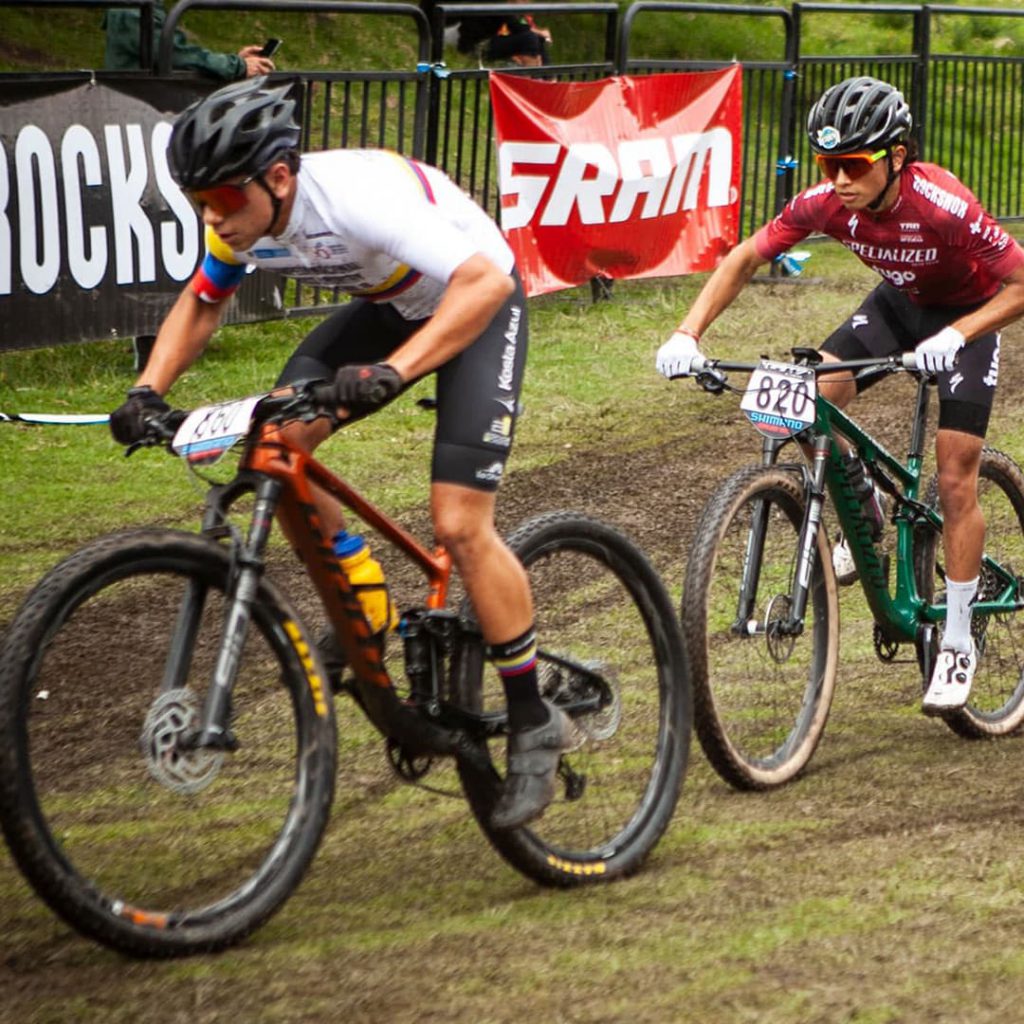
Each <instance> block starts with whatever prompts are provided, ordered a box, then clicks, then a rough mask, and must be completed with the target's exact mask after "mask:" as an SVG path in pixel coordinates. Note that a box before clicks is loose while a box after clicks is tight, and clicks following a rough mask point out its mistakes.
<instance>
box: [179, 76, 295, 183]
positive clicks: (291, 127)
mask: <svg viewBox="0 0 1024 1024" xmlns="http://www.w3.org/2000/svg"><path fill="white" fill-rule="evenodd" d="M289 90H290V86H288V85H281V86H268V85H267V79H266V77H264V76H260V77H257V78H248V79H244V80H243V81H241V82H232V84H231V85H226V86H224V88H223V89H218V90H217V91H216V92H213V93H210V95H209V96H206V97H205V98H203V99H201V100H199V101H198V102H196V103H193V104H192V106H190V107H189V108H188V109H186V110H184V111H182V113H181V114H179V115H178V117H177V119H176V120H175V122H174V128H173V129H172V131H171V140H170V143H169V146H168V158H169V161H170V169H171V174H172V176H173V177H174V180H175V181H176V182H177V183H178V184H179V185H180V186H181V187H182V188H184V189H201V188H208V187H209V186H211V185H216V184H218V183H220V182H222V181H225V180H226V179H228V178H231V177H234V176H236V175H239V174H258V173H260V172H261V171H263V170H265V169H266V168H267V167H269V166H270V165H271V164H272V163H273V162H274V161H275V160H277V159H280V158H282V157H283V156H284V155H285V154H286V153H289V152H294V151H295V150H296V149H297V147H298V145H299V136H300V129H299V125H298V123H297V122H296V120H295V100H294V99H292V97H291V96H289Z"/></svg>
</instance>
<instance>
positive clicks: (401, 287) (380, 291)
mask: <svg viewBox="0 0 1024 1024" xmlns="http://www.w3.org/2000/svg"><path fill="white" fill-rule="evenodd" d="M389 156H393V157H394V158H395V159H396V160H398V161H399V162H400V163H401V164H402V166H403V167H405V169H406V170H407V171H409V173H410V174H412V176H413V177H414V178H415V179H416V180H417V181H418V182H419V185H420V188H422V189H423V194H424V195H425V196H426V197H427V199H428V200H429V201H430V202H431V203H436V202H437V199H436V198H435V197H434V190H433V189H432V188H431V187H430V182H429V181H427V176H426V174H425V173H424V172H423V168H422V167H420V165H419V164H418V163H416V161H415V160H410V159H409V158H408V157H404V156H401V155H400V154H398V153H391V152H390V151H389ZM422 276H423V275H422V274H421V273H420V272H419V271H418V270H413V269H412V267H410V266H408V265H406V264H404V263H403V264H401V265H400V266H399V267H397V268H396V269H395V272H394V273H393V274H391V275H390V276H389V277H388V279H387V280H386V281H382V282H381V283H380V284H379V285H377V286H376V287H375V288H368V289H367V290H366V291H363V292H354V293H353V294H354V295H358V296H359V297H360V298H364V299H370V300H371V301H373V302H387V301H388V300H389V299H393V298H395V296H397V295H401V294H402V292H404V291H406V290H407V289H409V288H411V287H412V286H413V285H414V284H415V283H416V282H417V281H418V280H419V279H420V278H421V277H422Z"/></svg>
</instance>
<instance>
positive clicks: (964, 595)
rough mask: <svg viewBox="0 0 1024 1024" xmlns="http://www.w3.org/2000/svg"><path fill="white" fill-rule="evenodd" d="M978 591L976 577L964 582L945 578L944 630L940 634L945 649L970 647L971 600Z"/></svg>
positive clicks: (965, 651) (967, 649) (952, 649)
mask: <svg viewBox="0 0 1024 1024" xmlns="http://www.w3.org/2000/svg"><path fill="white" fill-rule="evenodd" d="M977 592H978V577H977V576H975V577H974V579H973V580H968V581H967V582H966V583H957V582H956V580H951V579H949V578H947V579H946V631H945V633H943V635H942V646H943V648H944V649H945V650H950V651H963V652H964V653H965V654H966V653H967V652H968V651H969V650H970V649H971V602H972V601H974V595H975V594H976V593H977Z"/></svg>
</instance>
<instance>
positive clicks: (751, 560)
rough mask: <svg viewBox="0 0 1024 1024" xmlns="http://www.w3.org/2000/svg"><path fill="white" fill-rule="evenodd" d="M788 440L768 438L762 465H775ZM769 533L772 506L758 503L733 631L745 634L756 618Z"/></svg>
mask: <svg viewBox="0 0 1024 1024" xmlns="http://www.w3.org/2000/svg"><path fill="white" fill-rule="evenodd" d="M785 443H786V442H785V440H780V439H778V438H771V437H766V438H764V440H763V443H762V445H761V464H762V465H763V466H774V465H775V463H776V462H777V461H778V458H779V452H780V450H781V449H782V446H783V445H784V444H785ZM767 530H768V503H767V502H765V501H760V500H759V501H756V502H755V503H754V505H753V508H752V511H751V516H750V533H748V534H747V549H746V551H745V552H744V555H743V573H742V575H741V577H740V579H741V583H740V593H739V598H738V600H737V603H736V620H735V622H734V624H733V630H734V631H739V632H743V633H745V632H746V631H747V623H749V622H750V621H751V620H752V619H753V618H754V602H755V600H756V599H757V588H758V585H759V584H760V582H761V563H762V560H763V556H764V538H765V533H766V532H767Z"/></svg>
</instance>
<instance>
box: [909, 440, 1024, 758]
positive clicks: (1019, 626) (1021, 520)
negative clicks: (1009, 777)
mask: <svg viewBox="0 0 1024 1024" xmlns="http://www.w3.org/2000/svg"><path fill="white" fill-rule="evenodd" d="M938 493H939V491H938V480H937V479H933V480H932V481H931V483H930V485H929V487H928V489H927V491H926V498H925V500H926V501H927V502H928V503H929V504H930V505H932V506H933V507H937V506H938ZM978 503H979V504H980V505H981V511H982V513H983V515H984V516H985V555H986V556H987V557H989V558H990V559H992V560H993V561H995V562H998V563H999V565H1000V566H1002V567H1003V568H1004V569H1006V570H1008V571H1009V573H1010V574H1011V575H1015V576H1016V578H1017V581H1018V582H1017V584H1016V597H1017V600H1018V601H1019V600H1021V599H1022V598H1024V473H1022V472H1021V469H1020V467H1019V466H1018V465H1017V464H1016V463H1015V462H1014V461H1013V459H1011V458H1010V457H1009V456H1008V455H1004V454H1003V453H1002V452H997V451H995V450H994V449H992V448H985V449H984V450H983V451H982V453H981V466H980V468H979V473H978ZM914 569H915V572H916V574H917V583H918V589H919V590H920V591H921V595H922V596H923V597H924V598H925V600H927V601H929V602H933V601H934V600H935V595H936V593H937V592H940V593H941V591H942V589H943V588H944V587H945V568H944V565H943V558H942V538H941V536H940V535H939V534H938V533H936V532H935V531H934V530H929V531H927V532H926V533H924V535H923V536H922V538H921V540H920V542H918V543H916V544H915V549H914ZM1006 585H1007V584H1006V580H1004V579H1000V577H999V576H998V575H997V574H996V573H994V572H993V571H992V570H991V569H990V568H987V567H985V566H984V565H983V566H982V569H981V574H980V577H979V580H978V599H979V600H981V601H984V600H987V599H992V598H995V597H997V596H998V595H999V594H1000V592H1002V591H1004V590H1005V589H1006ZM971 633H972V634H973V636H974V642H975V645H976V646H977V649H978V671H977V672H976V673H975V676H974V684H973V685H972V686H971V695H970V697H969V698H968V701H967V705H966V707H964V708H961V709H960V710H958V711H950V712H947V713H945V714H944V715H943V716H942V717H943V720H944V721H945V722H946V724H947V725H948V726H949V727H950V729H952V730H953V731H954V732H955V733H957V734H958V735H960V736H963V737H965V738H967V739H984V738H986V737H996V736H1006V735H1009V734H1010V733H1013V732H1016V731H1017V730H1019V729H1020V727H1021V725H1022V724H1024V613H1021V612H1005V613H1003V614H1000V615H979V614H977V613H975V614H974V615H973V616H972V617H971ZM925 685H927V680H925Z"/></svg>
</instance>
